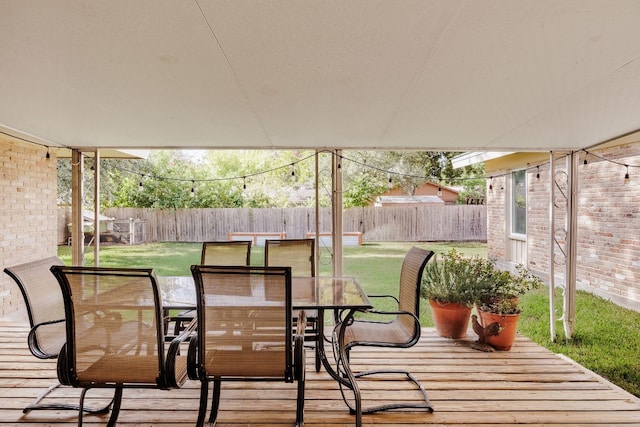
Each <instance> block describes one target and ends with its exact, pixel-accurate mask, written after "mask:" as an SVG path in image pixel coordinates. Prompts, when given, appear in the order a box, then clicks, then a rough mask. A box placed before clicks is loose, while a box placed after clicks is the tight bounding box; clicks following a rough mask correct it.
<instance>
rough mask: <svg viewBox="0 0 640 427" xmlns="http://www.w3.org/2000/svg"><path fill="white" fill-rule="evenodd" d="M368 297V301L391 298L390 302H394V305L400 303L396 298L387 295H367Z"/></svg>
mask: <svg viewBox="0 0 640 427" xmlns="http://www.w3.org/2000/svg"><path fill="white" fill-rule="evenodd" d="M367 296H368V297H369V299H371V298H391V299H392V300H394V301H395V302H396V304H400V301H398V298H397V297H394V296H393V295H388V294H378V295H375V294H374V295H367Z"/></svg>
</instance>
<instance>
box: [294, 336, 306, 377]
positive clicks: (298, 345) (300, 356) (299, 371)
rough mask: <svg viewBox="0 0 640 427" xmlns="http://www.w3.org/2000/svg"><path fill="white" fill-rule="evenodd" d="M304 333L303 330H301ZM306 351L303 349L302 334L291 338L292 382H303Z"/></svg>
mask: <svg viewBox="0 0 640 427" xmlns="http://www.w3.org/2000/svg"><path fill="white" fill-rule="evenodd" d="M303 332H304V329H303ZM305 352H306V350H305V347H304V333H302V334H295V335H294V336H293V376H294V378H293V379H294V380H297V381H304V376H305V370H306V367H305V362H306V354H305Z"/></svg>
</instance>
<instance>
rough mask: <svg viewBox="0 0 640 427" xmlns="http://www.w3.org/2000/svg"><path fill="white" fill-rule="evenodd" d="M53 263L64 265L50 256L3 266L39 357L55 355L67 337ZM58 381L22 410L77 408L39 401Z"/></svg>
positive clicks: (31, 345)
mask: <svg viewBox="0 0 640 427" xmlns="http://www.w3.org/2000/svg"><path fill="white" fill-rule="evenodd" d="M53 265H64V263H63V262H62V260H61V259H60V258H58V257H57V256H52V257H48V258H43V259H39V260H36V261H31V262H27V263H24V264H19V265H15V266H12V267H6V268H5V269H4V272H5V273H6V274H7V275H9V277H11V278H12V279H13V280H14V281H15V282H16V284H17V285H18V288H20V292H21V293H22V297H23V299H24V303H25V306H26V309H27V317H28V319H29V327H30V328H31V329H30V330H29V335H28V336H27V345H28V347H29V351H31V354H33V355H34V356H35V357H37V358H39V359H55V358H57V357H58V353H59V352H60V349H61V348H62V346H63V345H64V343H65V341H66V335H65V323H64V301H63V299H62V292H60V286H58V281H57V280H56V278H55V277H54V276H53V274H51V271H50V268H51V266H53ZM60 385H61V384H60V383H59V382H56V383H55V384H53V385H51V386H50V387H49V388H47V389H46V390H45V391H44V392H42V393H41V394H40V395H39V396H38V397H36V399H35V400H34V401H33V402H32V403H31V404H29V405H27V406H26V407H25V408H24V409H23V410H22V412H24V413H25V414H26V413H27V412H29V411H32V410H38V409H71V410H78V406H77V405H72V404H65V403H57V404H46V403H40V402H41V401H42V400H43V399H44V398H45V397H47V396H48V395H49V394H50V393H52V392H53V391H54V390H56V389H57V388H58V387H60ZM85 412H93V413H106V412H109V407H108V406H106V407H103V408H98V409H91V408H85Z"/></svg>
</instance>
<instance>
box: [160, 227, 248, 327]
mask: <svg viewBox="0 0 640 427" xmlns="http://www.w3.org/2000/svg"><path fill="white" fill-rule="evenodd" d="M250 263H251V240H221V241H214V242H204V243H202V254H201V256H200V264H202V265H234V266H236V265H249V264H250ZM195 317H196V311H195V310H186V311H183V312H181V313H178V314H177V315H175V316H170V317H169V318H168V323H171V322H173V325H174V335H178V334H179V333H180V331H182V330H183V329H184V325H185V324H188V323H189V322H191V321H192V320H193V319H194V318H195Z"/></svg>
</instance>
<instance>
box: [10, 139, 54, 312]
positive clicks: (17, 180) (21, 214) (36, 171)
mask: <svg viewBox="0 0 640 427" xmlns="http://www.w3.org/2000/svg"><path fill="white" fill-rule="evenodd" d="M46 153H47V149H46V147H42V146H39V145H35V144H29V143H26V142H22V141H19V140H15V139H13V138H10V137H8V136H5V135H3V134H0V162H1V164H2V169H1V171H0V205H1V206H2V208H1V209H2V215H0V270H3V269H4V267H5V266H9V265H14V264H20V263H23V262H27V261H31V260H34V259H38V258H44V257H47V256H52V255H55V254H56V251H57V246H56V233H57V229H56V225H57V220H58V219H57V208H56V196H57V185H58V183H57V169H56V163H57V162H56V156H55V154H54V153H53V152H52V153H51V157H50V158H49V159H47V158H46ZM23 305H24V304H23V302H22V296H21V295H20V291H19V289H18V287H17V286H16V285H15V284H14V282H13V280H11V279H10V278H9V276H7V275H6V274H4V273H1V275H0V317H4V316H6V315H8V314H11V313H14V312H16V311H17V310H18V309H22V307H23Z"/></svg>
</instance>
